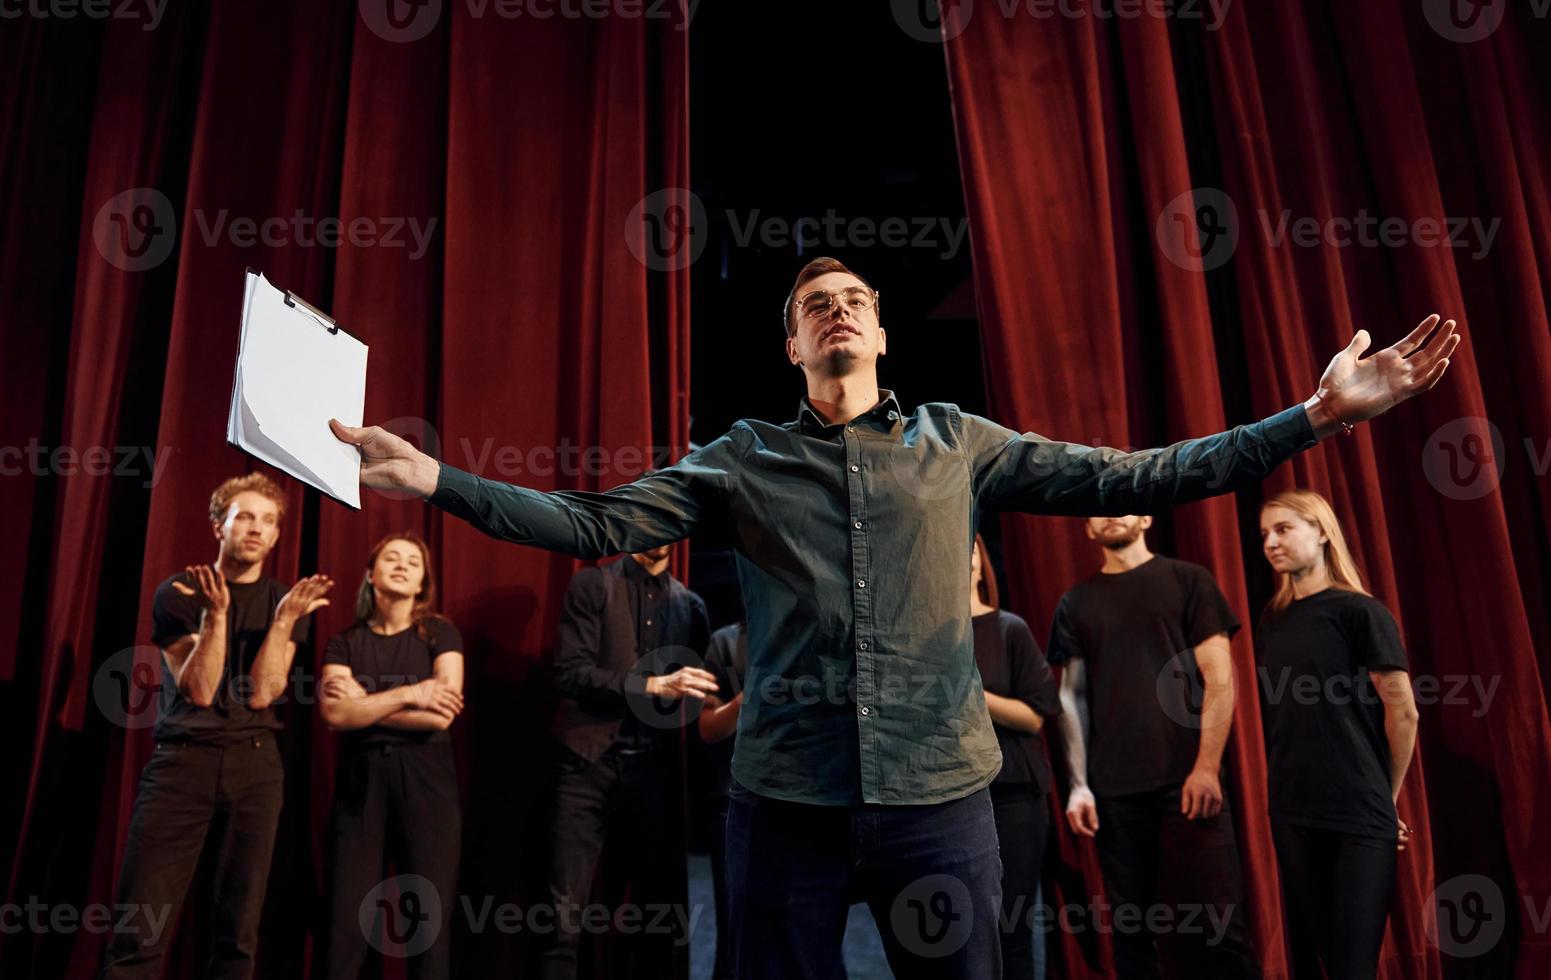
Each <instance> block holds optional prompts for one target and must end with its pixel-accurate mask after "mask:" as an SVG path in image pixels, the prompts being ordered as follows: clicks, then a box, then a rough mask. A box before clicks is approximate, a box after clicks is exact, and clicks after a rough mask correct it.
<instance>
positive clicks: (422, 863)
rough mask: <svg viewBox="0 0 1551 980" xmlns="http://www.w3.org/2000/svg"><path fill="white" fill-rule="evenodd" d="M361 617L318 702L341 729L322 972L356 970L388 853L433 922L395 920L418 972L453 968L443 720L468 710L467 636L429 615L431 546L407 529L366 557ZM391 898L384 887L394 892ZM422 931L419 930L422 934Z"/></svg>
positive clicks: (453, 840)
mask: <svg viewBox="0 0 1551 980" xmlns="http://www.w3.org/2000/svg"><path fill="white" fill-rule="evenodd" d="M355 615H356V621H355V624H354V625H353V626H351V627H350V628H349V629H347V630H345V631H344V632H343V633H341V634H339V635H338V636H336V637H334V638H333V639H332V640H330V641H329V645H328V649H327V650H326V651H325V652H324V655H323V685H322V687H323V698H322V702H321V704H320V709H321V711H322V714H323V720H324V722H325V723H326V724H327V725H328V726H329V728H331V729H333V730H335V731H338V732H342V733H343V734H342V735H341V737H340V747H339V748H340V751H339V761H338V765H337V766H336V769H335V777H334V810H333V815H332V817H331V818H330V821H329V889H328V893H329V899H328V908H329V921H328V927H327V939H326V941H325V942H324V943H322V944H320V945H321V946H322V948H323V956H322V957H321V959H322V962H323V968H324V971H325V972H324V975H325V976H327V977H329V978H330V980H354V978H356V977H358V976H360V974H361V967H362V965H363V964H364V963H365V961H366V955H367V941H368V938H369V937H368V934H367V933H366V932H364V931H363V928H362V925H361V918H362V916H361V906H362V903H363V902H365V901H367V900H368V897H369V896H371V895H372V893H373V890H374V889H376V888H377V886H378V885H380V884H381V883H382V881H383V876H384V875H385V874H386V873H387V867H388V864H389V862H391V863H392V865H393V868H394V870H395V872H396V873H397V874H398V875H400V876H413V877H408V878H402V877H401V878H400V879H399V884H400V886H401V890H403V891H404V892H405V893H406V894H407V893H409V892H412V891H415V890H417V889H431V890H432V891H433V892H434V894H433V895H430V896H427V895H420V894H415V895H413V896H412V898H411V899H409V900H410V901H412V902H413V903H414V904H416V905H418V906H419V907H420V908H422V909H433V908H434V909H440V912H441V914H440V917H439V918H438V919H437V920H436V921H434V922H432V921H429V920H426V921H422V920H420V919H417V918H413V917H411V918H410V919H409V920H408V921H405V922H395V923H394V928H395V929H396V930H400V931H401V933H402V934H401V935H397V936H396V940H397V941H398V942H399V944H400V947H401V951H402V953H403V954H404V956H405V958H406V959H407V960H408V965H409V975H410V976H411V977H415V978H426V980H431V978H437V980H442V978H447V977H450V976H451V966H450V957H449V948H450V935H449V930H448V929H447V928H446V926H447V921H448V918H449V917H450V915H451V913H452V910H453V908H454V906H455V904H456V895H457V885H458V851H459V843H460V840H461V836H462V835H461V832H462V822H461V820H460V813H461V807H460V805H459V802H458V777H457V771H456V769H455V767H454V765H453V757H452V740H451V738H450V736H449V734H448V731H447V729H448V728H449V727H450V726H451V725H452V722H453V719H454V718H456V717H457V716H458V713H459V712H461V711H462V710H463V638H462V636H460V635H459V634H458V629H457V627H455V626H454V625H453V624H452V623H451V622H450V621H448V620H447V619H446V618H445V617H443V616H440V615H438V614H437V613H436V580H435V578H434V577H433V576H432V572H431V552H430V548H428V547H427V546H426V543H425V541H424V540H422V539H421V537H420V536H419V535H418V534H415V533H413V532H409V531H406V532H403V533H399V534H390V535H388V536H387V537H385V538H383V539H382V540H381V541H379V542H377V545H376V546H375V547H374V548H372V550H371V553H370V554H369V555H368V556H367V560H366V574H365V576H364V577H363V578H362V580H361V586H360V588H359V589H358V590H357V591H356V603H355ZM390 897H391V896H390ZM421 930H424V933H422V932H421Z"/></svg>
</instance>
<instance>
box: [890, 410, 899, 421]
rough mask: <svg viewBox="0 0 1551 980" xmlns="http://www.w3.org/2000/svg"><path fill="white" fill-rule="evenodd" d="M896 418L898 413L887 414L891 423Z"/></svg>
mask: <svg viewBox="0 0 1551 980" xmlns="http://www.w3.org/2000/svg"><path fill="white" fill-rule="evenodd" d="M898 418H899V413H898V412H890V413H889V421H890V422H893V421H895V420H896V419H898Z"/></svg>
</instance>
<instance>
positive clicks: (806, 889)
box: [727, 790, 1002, 980]
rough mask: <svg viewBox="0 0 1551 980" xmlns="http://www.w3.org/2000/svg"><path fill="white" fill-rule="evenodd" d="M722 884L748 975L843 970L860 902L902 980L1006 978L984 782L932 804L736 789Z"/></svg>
mask: <svg viewBox="0 0 1551 980" xmlns="http://www.w3.org/2000/svg"><path fill="white" fill-rule="evenodd" d="M727 890H728V893H729V894H730V896H731V901H730V906H731V908H730V910H729V911H730V919H731V925H732V932H733V944H734V945H733V956H734V959H735V961H736V963H737V970H738V976H739V977H740V978H742V980H787V978H799V977H800V978H804V980H810V978H812V980H830V978H837V977H844V976H845V965H844V962H843V961H842V954H841V948H842V942H843V940H844V937H845V928H846V916H847V913H848V912H849V910H850V906H851V904H852V902H853V901H855V900H857V899H860V900H862V901H865V902H867V904H868V906H869V907H870V908H871V909H872V914H873V918H874V919H875V920H876V921H877V923H878V931H879V933H880V934H881V935H882V938H883V948H884V952H885V953H886V954H887V956H888V960H889V965H890V966H891V967H892V968H893V971H894V976H895V977H896V978H898V980H916V978H927V977H930V978H932V980H944V978H959V977H962V978H967V980H995V978H997V977H1000V976H1001V975H1002V955H1001V954H1002V950H1001V941H1000V938H999V936H998V930H997V920H998V916H999V913H1000V911H1001V900H1002V896H1001V890H1002V867H1001V859H1000V857H999V856H998V854H997V841H996V822H995V819H994V817H993V815H992V810H991V794H990V793H989V792H987V791H986V790H980V791H978V792H975V793H972V794H970V795H969V796H966V797H964V798H963V799H958V800H953V801H951V802H948V803H938V804H932V805H928V806H876V805H864V806H810V805H807V804H802V803H788V802H785V801H781V800H772V799H769V798H768V797H761V796H757V795H754V794H751V793H746V792H735V793H734V795H733V798H732V800H731V803H730V806H729V809H728V813H727Z"/></svg>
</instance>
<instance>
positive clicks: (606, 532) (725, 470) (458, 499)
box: [428, 429, 741, 559]
mask: <svg viewBox="0 0 1551 980" xmlns="http://www.w3.org/2000/svg"><path fill="white" fill-rule="evenodd" d="M737 437H738V430H736V429H734V430H733V431H732V432H729V433H727V434H726V435H724V436H722V437H721V438H719V439H717V440H716V441H714V442H712V443H709V444H708V445H706V446H703V447H701V448H700V449H697V450H695V451H694V452H692V453H690V454H689V455H687V456H685V457H684V458H683V459H681V460H679V461H678V462H677V463H674V464H673V465H671V466H667V467H664V468H662V469H660V470H657V471H655V472H653V473H650V474H648V475H646V476H643V477H641V478H640V479H638V480H636V481H634V482H632V483H627V484H624V485H622V486H618V487H615V488H614V489H612V490H607V491H603V492H592V491H584V490H557V491H550V492H546V491H541V490H530V489H528V488H527V487H519V486H516V485H514V484H511V483H503V482H501V481H499V480H487V479H485V478H483V477H479V476H475V475H473V474H472V473H467V472H464V471H463V470H460V469H458V468H457V467H455V466H449V465H447V464H446V463H443V464H442V468H441V472H440V474H439V475H438V476H437V480H436V492H435V493H433V494H432V495H431V496H430V498H428V499H429V501H430V503H432V504H433V505H435V506H437V507H440V508H441V509H443V510H445V511H446V512H447V513H449V514H452V515H453V516H454V517H460V518H462V519H463V520H466V521H468V522H469V523H470V524H472V525H474V526H475V527H477V528H479V529H480V530H481V531H483V532H485V533H486V534H488V535H490V536H491V537H494V538H500V539H502V540H505V541H513V542H516V543H517V544H526V545H532V546H534V547H536V548H544V549H546V550H548V551H559V552H564V553H565V554H568V555H574V556H576V557H578V558H587V559H596V558H604V557H607V556H609V555H617V554H621V553H624V552H640V551H645V550H647V549H649V548H654V547H656V546H658V545H663V544H672V543H673V542H675V541H678V540H681V539H683V538H685V537H688V536H689V535H690V534H691V533H692V532H693V531H694V530H695V527H696V526H697V525H698V524H700V522H701V521H703V520H706V519H708V518H710V517H713V516H715V515H717V514H719V513H724V512H725V510H726V505H727V500H728V498H729V496H730V494H731V492H732V481H733V478H734V477H735V475H736V467H737V464H738V461H739V459H740V458H741V450H740V448H739V447H740V444H741V440H740V439H738V438H737Z"/></svg>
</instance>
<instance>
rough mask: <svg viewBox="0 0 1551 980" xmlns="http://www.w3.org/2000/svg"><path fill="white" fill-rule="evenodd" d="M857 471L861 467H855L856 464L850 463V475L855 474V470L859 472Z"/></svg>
mask: <svg viewBox="0 0 1551 980" xmlns="http://www.w3.org/2000/svg"><path fill="white" fill-rule="evenodd" d="M859 469H861V467H860V466H857V465H856V464H855V463H852V464H851V472H852V473H855V472H856V471H857V470H859Z"/></svg>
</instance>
